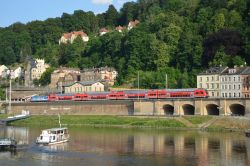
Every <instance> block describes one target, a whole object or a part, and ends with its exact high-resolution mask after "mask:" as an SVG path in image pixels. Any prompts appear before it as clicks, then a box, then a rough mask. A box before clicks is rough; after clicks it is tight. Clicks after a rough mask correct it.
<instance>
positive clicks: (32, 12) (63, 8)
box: [0, 0, 135, 27]
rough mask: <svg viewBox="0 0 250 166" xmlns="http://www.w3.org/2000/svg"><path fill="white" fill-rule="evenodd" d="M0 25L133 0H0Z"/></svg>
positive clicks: (96, 9)
mask: <svg viewBox="0 0 250 166" xmlns="http://www.w3.org/2000/svg"><path fill="white" fill-rule="evenodd" d="M1 1H2V2H0V6H1V9H0V27H7V26H9V25H11V24H13V23H15V22H21V23H27V22H30V21H34V20H46V19H47V18H55V17H61V15H62V14H63V13H69V14H72V13H73V12H74V10H79V9H80V10H83V11H93V12H94V13H95V14H97V13H102V12H105V11H106V10H107V9H108V6H109V5H110V4H113V5H114V6H115V7H116V9H117V10H118V11H119V9H120V8H121V7H122V5H123V4H124V3H125V2H129V1H135V0H1Z"/></svg>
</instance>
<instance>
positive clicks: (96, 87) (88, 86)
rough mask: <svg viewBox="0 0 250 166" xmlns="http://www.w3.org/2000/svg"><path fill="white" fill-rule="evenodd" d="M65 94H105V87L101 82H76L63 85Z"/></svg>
mask: <svg viewBox="0 0 250 166" xmlns="http://www.w3.org/2000/svg"><path fill="white" fill-rule="evenodd" d="M63 89H64V93H82V92H103V91H104V85H103V84H102V83H100V82H92V81H86V82H74V83H72V84H68V85H63Z"/></svg>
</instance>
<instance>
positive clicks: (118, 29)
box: [115, 25, 124, 32]
mask: <svg viewBox="0 0 250 166" xmlns="http://www.w3.org/2000/svg"><path fill="white" fill-rule="evenodd" d="M123 29H124V28H123V27H122V26H120V25H119V26H118V27H116V28H115V30H116V31H118V32H122V31H123Z"/></svg>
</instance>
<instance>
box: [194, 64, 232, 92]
mask: <svg viewBox="0 0 250 166" xmlns="http://www.w3.org/2000/svg"><path fill="white" fill-rule="evenodd" d="M226 69H227V67H213V68H210V69H208V70H206V71H204V72H202V73H200V74H198V75H197V88H204V89H207V92H208V96H210V97H220V96H221V95H220V94H221V92H220V90H221V89H220V75H221V74H222V73H223V72H224V71H225V70H226Z"/></svg>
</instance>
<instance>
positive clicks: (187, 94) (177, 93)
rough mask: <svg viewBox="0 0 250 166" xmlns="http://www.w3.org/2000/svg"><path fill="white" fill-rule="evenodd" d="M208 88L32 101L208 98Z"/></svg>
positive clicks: (34, 99)
mask: <svg viewBox="0 0 250 166" xmlns="http://www.w3.org/2000/svg"><path fill="white" fill-rule="evenodd" d="M207 97H208V93H207V91H206V89H154V90H124V91H106V92H84V93H75V94H50V95H48V96H32V97H31V100H30V102H51V101H64V100H67V101H88V100H128V99H168V98H207Z"/></svg>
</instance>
